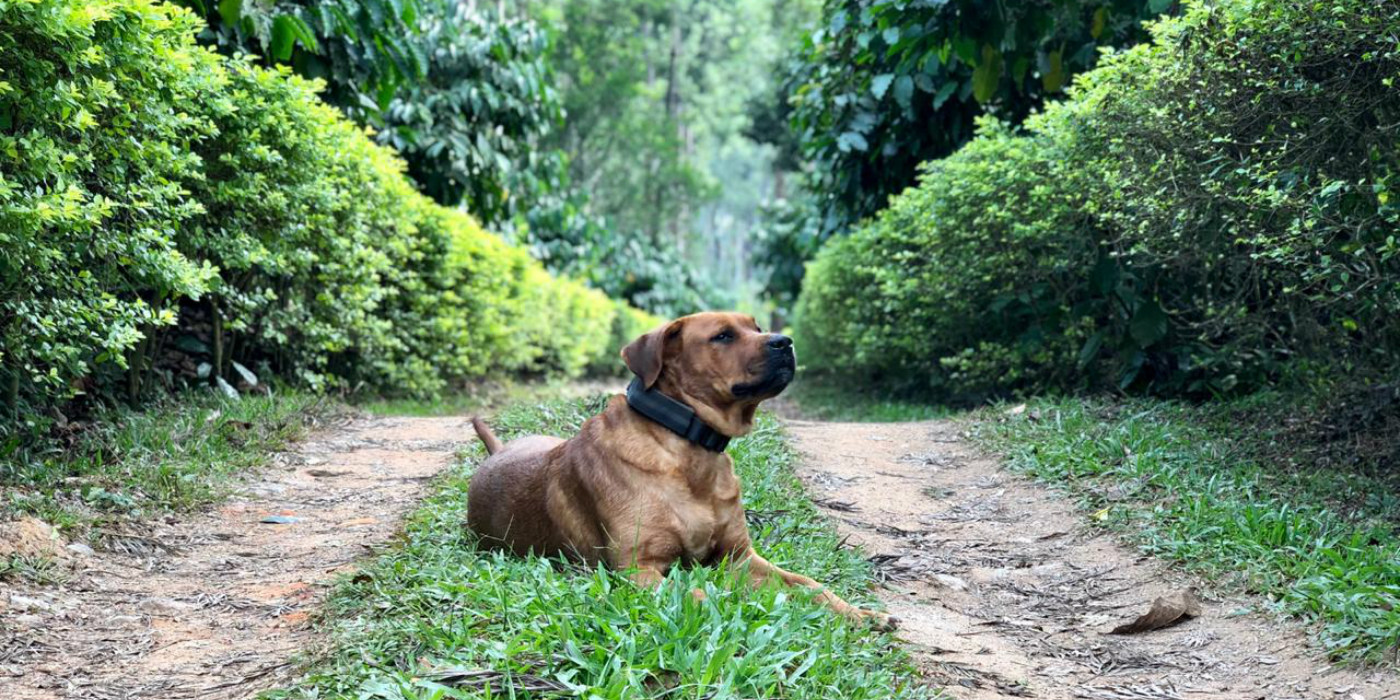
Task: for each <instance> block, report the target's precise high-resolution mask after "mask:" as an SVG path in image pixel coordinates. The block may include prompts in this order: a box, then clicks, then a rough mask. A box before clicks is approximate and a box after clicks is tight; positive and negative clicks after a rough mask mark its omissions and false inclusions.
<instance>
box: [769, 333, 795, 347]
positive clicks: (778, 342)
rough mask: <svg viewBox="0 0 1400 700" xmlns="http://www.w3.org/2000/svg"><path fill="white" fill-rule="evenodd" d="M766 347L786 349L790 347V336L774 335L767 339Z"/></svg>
mask: <svg viewBox="0 0 1400 700" xmlns="http://www.w3.org/2000/svg"><path fill="white" fill-rule="evenodd" d="M768 347H770V348H772V349H774V350H786V349H788V348H790V347H792V338H789V337H787V336H785V335H776V334H775V335H774V336H773V337H771V338H769V339H768Z"/></svg>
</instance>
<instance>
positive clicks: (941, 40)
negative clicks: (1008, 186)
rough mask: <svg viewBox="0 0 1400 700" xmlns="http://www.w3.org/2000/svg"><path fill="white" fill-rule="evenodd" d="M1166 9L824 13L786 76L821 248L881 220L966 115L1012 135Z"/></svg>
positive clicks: (1038, 2)
mask: <svg viewBox="0 0 1400 700" xmlns="http://www.w3.org/2000/svg"><path fill="white" fill-rule="evenodd" d="M1174 4H1175V3H1174V2H1173V0H1013V1H1007V2H983V1H982V0H827V2H826V5H825V7H824V10H823V22H822V24H821V25H820V26H819V27H818V28H817V29H816V30H815V31H813V32H812V33H811V34H810V35H809V36H808V37H807V38H806V39H805V41H804V42H803V44H802V45H801V46H800V47H799V48H798V49H797V50H796V51H795V52H794V54H793V56H792V58H791V59H790V60H789V62H788V64H787V67H786V70H787V71H788V72H787V76H786V81H785V84H786V85H787V91H788V99H790V100H791V102H792V107H793V118H792V128H793V130H794V131H795V132H796V134H797V136H798V138H799V140H800V141H801V143H802V149H803V153H804V154H805V156H806V157H807V158H808V159H809V160H810V162H811V166H812V167H811V179H810V186H811V190H812V193H813V195H814V196H815V198H816V200H817V207H818V211H819V212H820V215H821V217H822V220H821V229H822V232H823V235H830V234H831V233H832V232H837V231H842V230H845V229H846V228H847V227H848V226H850V225H851V224H852V223H854V222H856V221H858V220H859V219H862V218H864V217H867V216H870V215H872V214H874V213H875V212H877V211H879V210H881V209H883V208H884V207H885V205H886V203H887V201H888V199H889V197H890V196H891V195H894V194H897V193H899V192H901V191H903V190H904V189H905V188H906V187H909V186H910V185H913V184H914V182H915V179H916V176H917V173H918V167H919V164H920V163H923V162H925V161H928V160H931V159H934V158H940V157H942V156H946V155H948V154H949V153H951V152H952V151H953V150H955V149H956V148H958V147H959V146H960V145H962V144H963V143H964V142H966V141H967V140H968V139H970V138H971V137H972V135H973V124H974V121H975V120H976V119H977V117H978V116H980V115H982V114H984V113H991V114H993V115H995V116H996V117H998V118H999V119H1001V120H1003V121H1006V122H1009V123H1013V124H1014V123H1019V122H1020V121H1021V120H1022V119H1024V118H1025V116H1026V115H1027V114H1029V113H1030V111H1031V110H1032V109H1034V108H1035V107H1036V106H1037V105H1039V104H1041V102H1042V101H1044V100H1045V99H1046V98H1048V97H1051V96H1053V95H1056V94H1058V93H1059V92H1060V91H1061V90H1062V89H1063V88H1064V86H1065V85H1066V84H1068V82H1069V80H1070V77H1071V76H1072V75H1073V74H1075V73H1079V72H1081V71H1084V70H1087V69H1088V68H1090V67H1092V66H1093V65H1094V63H1095V61H1096V60H1097V58H1098V55H1099V50H1100V49H1101V48H1104V47H1119V46H1126V45H1130V44H1134V43H1138V42H1141V41H1143V40H1145V39H1146V34H1145V33H1144V30H1143V29H1142V20H1144V19H1147V18H1150V17H1152V16H1155V15H1157V14H1159V13H1162V12H1165V11H1167V10H1169V9H1171V8H1172V6H1173V5H1174Z"/></svg>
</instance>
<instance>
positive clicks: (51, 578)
mask: <svg viewBox="0 0 1400 700" xmlns="http://www.w3.org/2000/svg"><path fill="white" fill-rule="evenodd" d="M67 578H68V572H67V570H66V569H65V568H64V567H62V566H60V565H59V564H58V562H56V561H54V560H52V559H49V558H48V557H31V556H21V555H18V554H11V555H9V556H6V557H0V581H10V580H16V581H28V582H31V583H37V584H40V585H51V584H55V583H60V582H62V581H64V580H66V579H67Z"/></svg>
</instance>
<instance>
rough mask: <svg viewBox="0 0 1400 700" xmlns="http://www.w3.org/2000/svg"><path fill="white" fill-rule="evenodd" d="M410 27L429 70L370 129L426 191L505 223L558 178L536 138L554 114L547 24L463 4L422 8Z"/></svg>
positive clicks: (555, 159)
mask: <svg viewBox="0 0 1400 700" xmlns="http://www.w3.org/2000/svg"><path fill="white" fill-rule="evenodd" d="M418 27H419V30H420V34H419V38H418V43H420V44H422V45H423V46H424V47H425V52H426V53H427V54H428V63H427V74H426V75H425V77H424V78H423V79H422V80H420V81H417V82H414V83H411V84H409V85H406V86H404V87H403V88H402V89H401V90H399V94H398V96H397V97H395V98H394V99H393V100H392V102H391V103H390V104H389V105H388V108H387V109H385V110H384V112H383V113H382V115H380V116H379V117H378V118H377V119H376V120H375V121H376V122H377V124H378V126H379V133H378V139H379V141H380V143H385V144H388V145H390V146H393V147H394V148H395V149H396V150H398V151H399V153H401V154H403V157H404V159H405V160H406V161H408V172H409V175H410V176H411V177H413V179H414V180H415V181H417V182H418V184H419V187H420V188H421V189H422V190H423V192H425V193H426V194H428V196H430V197H432V198H433V199H436V200H437V201H438V202H439V203H441V204H445V205H449V206H451V205H456V204H462V203H465V204H466V206H467V208H468V210H470V211H471V212H472V214H474V215H475V216H476V217H477V218H479V219H481V221H482V222H483V223H485V224H486V225H488V226H492V227H500V226H504V225H506V224H508V223H509V222H510V220H511V219H512V218H513V217H516V216H519V215H522V214H524V213H525V212H526V211H528V210H529V208H530V207H532V206H535V205H536V200H538V199H540V198H546V197H548V196H549V193H550V192H551V191H552V190H553V189H555V188H557V187H558V186H559V180H558V171H559V169H560V168H561V167H562V161H561V159H560V158H559V156H558V154H557V153H555V152H553V151H552V150H551V149H548V148H544V147H542V145H541V141H542V140H543V139H544V138H545V137H546V136H547V135H548V134H549V133H550V132H551V130H552V129H553V128H554V127H555V125H556V124H557V123H558V122H559V121H560V119H561V118H562V112H561V110H560V105H559V101H558V99H557V97H556V93H555V90H554V87H553V82H552V81H553V78H552V76H551V75H550V72H549V68H548V66H547V64H546V63H545V49H546V47H547V45H548V43H547V40H546V36H545V33H544V32H543V31H541V30H540V29H539V28H538V27H537V26H536V25H535V24H534V23H532V22H529V21H527V20H520V19H507V18H501V17H499V16H498V15H497V14H496V13H494V12H486V13H483V12H481V11H478V10H474V9H472V7H471V6H470V5H467V4H459V5H457V6H456V7H447V8H444V9H443V10H440V11H436V12H431V13H426V14H425V15H424V16H423V17H422V19H420V21H419V23H418Z"/></svg>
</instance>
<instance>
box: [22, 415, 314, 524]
mask: <svg viewBox="0 0 1400 700" xmlns="http://www.w3.org/2000/svg"><path fill="white" fill-rule="evenodd" d="M324 410H325V405H324V404H323V403H322V401H321V400H319V399H317V398H316V397H315V396H314V395H310V394H306V393H300V392H294V391H277V392H274V393H271V394H267V395H257V394H250V395H246V396H244V397H242V398H241V399H236V400H234V399H228V398H224V397H223V396H222V395H217V394H214V393H212V392H190V393H186V394H180V395H174V396H170V397H167V398H166V399H164V400H162V401H161V402H159V403H157V404H155V405H152V406H150V407H147V408H146V409H145V410H142V411H133V410H130V409H127V408H111V409H106V410H103V411H100V412H98V413H96V414H94V415H93V416H92V420H90V421H87V422H85V423H84V424H82V425H72V426H69V428H68V430H67V431H65V432H62V433H61V434H59V435H57V436H55V437H52V438H50V439H47V440H45V441H44V442H42V443H40V444H37V445H32V444H31V445H25V446H21V445H20V444H19V443H18V442H15V443H12V444H9V445H0V486H3V487H4V488H3V493H4V498H3V499H0V512H9V513H12V514H31V515H34V516H36V517H38V518H40V519H41V520H44V521H46V522H48V523H49V524H51V525H54V526H57V527H58V528H60V529H61V530H65V531H68V532H70V533H74V532H81V531H83V530H85V529H87V528H89V527H91V526H93V525H99V524H102V523H107V522H113V521H117V520H122V519H127V518H139V517H145V516H149V515H150V514H152V513H157V512H164V511H188V510H192V509H195V508H198V507H200V506H204V505H207V504H209V503H212V502H214V501H217V500H219V499H220V498H221V497H223V495H224V494H225V491H226V488H227V487H228V483H229V481H230V479H231V478H233V477H235V476H237V475H239V474H242V473H244V472H246V471H247V470H248V469H250V468H253V467H256V466H259V465H261V464H263V463H264V462H265V461H266V459H267V454H268V452H270V451H273V450H276V449H279V448H280V447H282V446H283V445H284V444H286V443H287V442H288V441H289V440H291V439H293V438H295V437H296V436H298V435H300V434H301V432H302V431H303V429H304V427H305V426H306V425H307V423H308V421H310V420H312V419H313V418H314V417H315V416H317V415H319V414H320V413H321V412H323V411H324Z"/></svg>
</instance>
